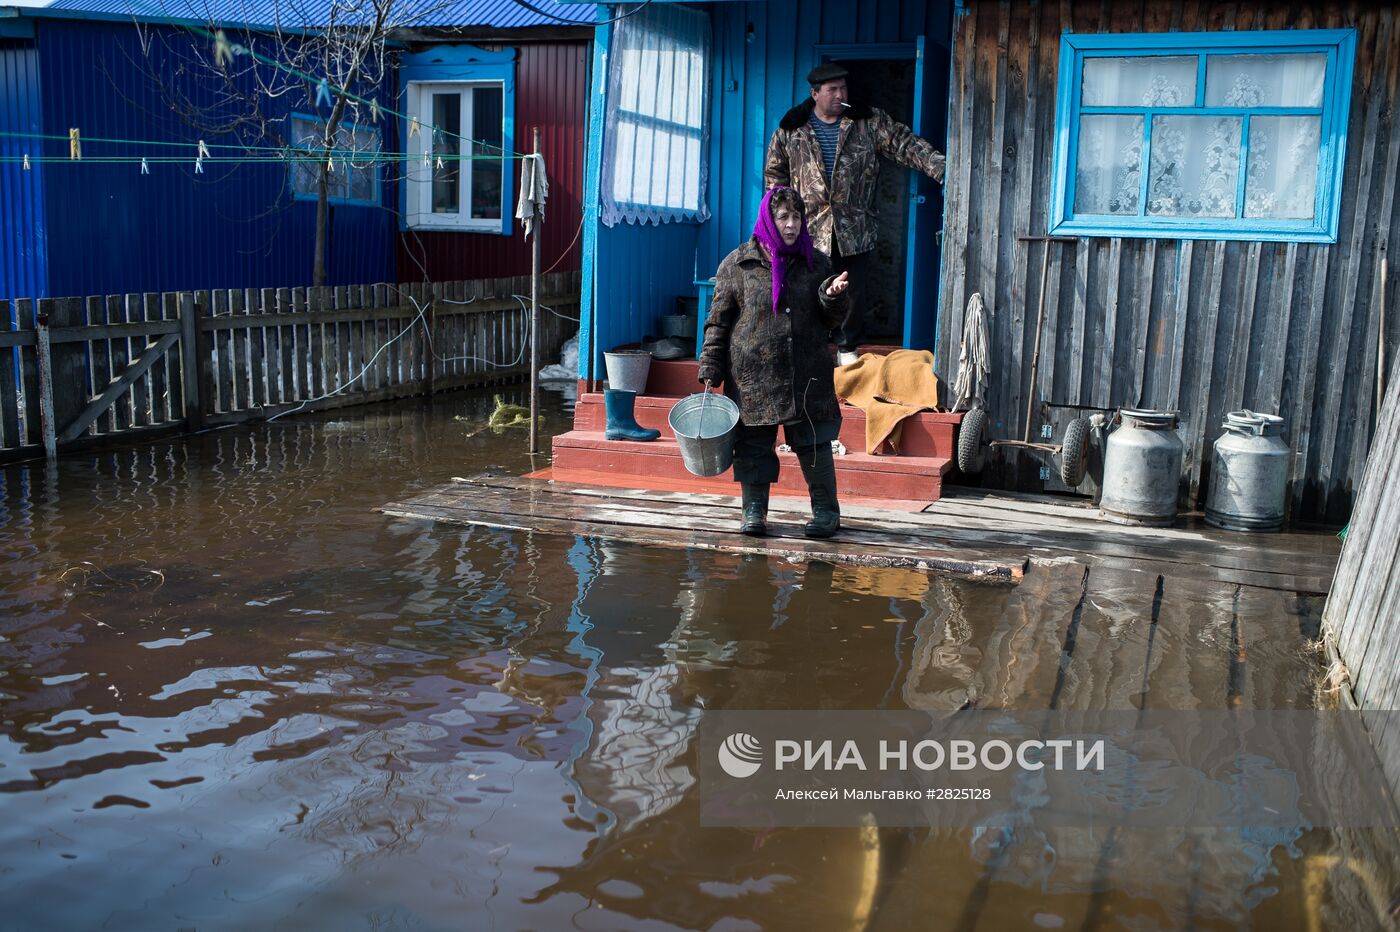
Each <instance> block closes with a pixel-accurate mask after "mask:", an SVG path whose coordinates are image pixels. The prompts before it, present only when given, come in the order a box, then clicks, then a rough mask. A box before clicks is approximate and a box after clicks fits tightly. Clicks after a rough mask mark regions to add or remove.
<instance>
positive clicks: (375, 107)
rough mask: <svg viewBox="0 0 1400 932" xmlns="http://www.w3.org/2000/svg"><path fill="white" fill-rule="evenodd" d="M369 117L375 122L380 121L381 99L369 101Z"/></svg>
mask: <svg viewBox="0 0 1400 932" xmlns="http://www.w3.org/2000/svg"><path fill="white" fill-rule="evenodd" d="M369 118H370V121H371V122H374V123H378V122H379V101H378V100H370V102H369Z"/></svg>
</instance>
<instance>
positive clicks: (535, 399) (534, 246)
mask: <svg viewBox="0 0 1400 932" xmlns="http://www.w3.org/2000/svg"><path fill="white" fill-rule="evenodd" d="M534 143H535V147H534V150H533V152H534V155H535V168H534V170H535V171H536V172H542V171H544V160H543V159H542V158H541V157H540V128H539V127H538V126H536V127H535V131H534ZM537 177H538V176H537ZM543 220H544V217H543V216H542V215H540V214H539V213H536V214H535V225H534V229H533V230H532V232H531V234H530V237H531V244H530V452H531V453H538V452H540V417H539V414H540V227H541V226H542V225H543Z"/></svg>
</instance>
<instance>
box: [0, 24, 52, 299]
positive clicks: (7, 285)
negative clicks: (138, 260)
mask: <svg viewBox="0 0 1400 932" xmlns="http://www.w3.org/2000/svg"><path fill="white" fill-rule="evenodd" d="M40 126H41V122H40V115H39V53H38V51H37V50H36V49H35V47H34V43H33V41H32V40H31V39H26V38H9V39H7V38H3V37H0V300H4V299H6V298H11V297H28V296H33V297H44V296H45V295H46V294H47V292H46V290H45V283H46V269H45V261H44V242H45V237H44V199H43V189H42V184H43V181H42V179H43V174H44V171H43V166H42V165H40V164H39V163H37V162H35V163H33V164H32V167H31V168H30V170H29V171H25V170H24V165H23V161H22V159H23V158H24V154H25V153H26V152H28V151H30V149H29V144H27V143H26V142H25V141H24V140H23V139H21V138H16V137H15V136H12V135H6V134H10V133H37V132H39V130H40ZM37 151H38V150H37V149H36V150H34V152H35V154H37ZM10 159H17V160H21V161H13V162H12V161H10Z"/></svg>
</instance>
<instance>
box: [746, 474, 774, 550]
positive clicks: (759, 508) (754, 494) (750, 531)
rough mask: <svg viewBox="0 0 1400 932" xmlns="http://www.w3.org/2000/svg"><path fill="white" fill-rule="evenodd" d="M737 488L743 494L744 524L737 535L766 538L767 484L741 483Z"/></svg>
mask: <svg viewBox="0 0 1400 932" xmlns="http://www.w3.org/2000/svg"><path fill="white" fill-rule="evenodd" d="M739 488H740V490H741V491H742V492H743V493H744V523H743V525H742V526H741V527H740V528H739V533H740V534H747V535H748V536H749V537H767V536H768V523H767V522H768V489H769V485H768V483H766V482H743V483H740V485H739Z"/></svg>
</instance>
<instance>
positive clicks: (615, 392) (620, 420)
mask: <svg viewBox="0 0 1400 932" xmlns="http://www.w3.org/2000/svg"><path fill="white" fill-rule="evenodd" d="M636 403H637V393H636V392H624V391H623V390H622V389H620V388H610V389H608V390H607V391H605V392H603V407H605V408H606V409H607V412H608V429H607V434H606V436H607V438H608V439H609V440H655V439H656V438H657V437H660V436H661V431H659V430H652V429H650V428H647V427H643V426H641V425H640V424H638V423H637V418H636V417H635V415H634V412H635V405H636Z"/></svg>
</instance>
